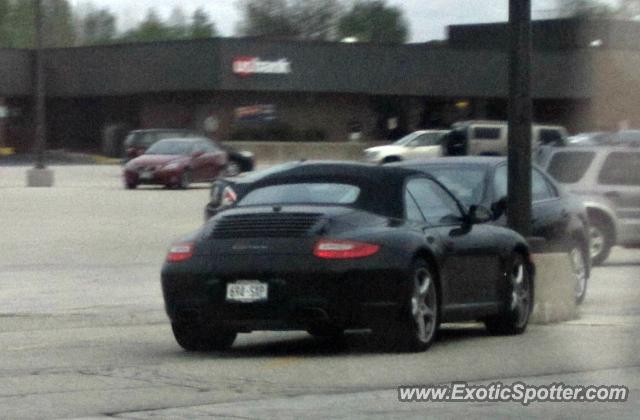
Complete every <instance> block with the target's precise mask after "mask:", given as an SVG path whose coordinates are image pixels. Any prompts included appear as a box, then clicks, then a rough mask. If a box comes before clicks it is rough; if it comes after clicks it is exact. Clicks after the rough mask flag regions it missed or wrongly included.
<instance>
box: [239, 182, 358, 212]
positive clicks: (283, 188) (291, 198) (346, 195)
mask: <svg viewBox="0 0 640 420" xmlns="http://www.w3.org/2000/svg"><path fill="white" fill-rule="evenodd" d="M359 196H360V188H359V187H356V186H355V185H349V184H334V183H299V184H279V185H269V186H265V187H262V188H258V189H255V190H253V191H251V192H249V193H248V194H247V195H246V196H245V197H244V198H242V199H241V200H240V201H239V202H238V204H237V205H238V206H260V205H274V204H339V205H344V204H353V203H355V202H356V200H357V199H358V197H359Z"/></svg>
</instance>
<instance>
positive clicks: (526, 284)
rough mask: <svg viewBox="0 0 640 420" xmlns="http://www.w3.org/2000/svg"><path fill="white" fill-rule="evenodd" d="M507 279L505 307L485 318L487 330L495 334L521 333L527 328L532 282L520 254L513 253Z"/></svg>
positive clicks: (531, 302)
mask: <svg viewBox="0 0 640 420" xmlns="http://www.w3.org/2000/svg"><path fill="white" fill-rule="evenodd" d="M506 276H507V281H508V286H507V287H508V290H509V293H508V294H507V301H506V302H505V304H506V305H505V306H506V309H505V310H504V312H503V313H502V314H501V315H499V316H495V317H491V318H489V319H487V320H485V324H486V326H487V330H489V332H491V333H496V334H509V335H510V334H521V333H523V332H524V331H525V330H526V329H527V324H528V323H529V315H531V309H532V307H533V282H532V278H531V273H530V270H529V269H528V267H527V266H526V264H525V261H524V258H523V256H522V255H521V254H515V255H514V256H513V258H512V262H511V265H510V267H509V269H508V270H507V272H506Z"/></svg>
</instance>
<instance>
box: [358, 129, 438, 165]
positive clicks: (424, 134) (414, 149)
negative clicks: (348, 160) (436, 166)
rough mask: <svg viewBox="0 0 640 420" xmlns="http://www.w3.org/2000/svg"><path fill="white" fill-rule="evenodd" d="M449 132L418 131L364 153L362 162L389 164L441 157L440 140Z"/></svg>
mask: <svg viewBox="0 0 640 420" xmlns="http://www.w3.org/2000/svg"><path fill="white" fill-rule="evenodd" d="M448 132H449V130H418V131H414V132H413V133H410V134H407V135H406V136H404V137H403V138H401V139H400V140H398V141H396V142H395V143H392V144H386V145H384V146H376V147H370V148H368V149H366V150H365V151H364V160H366V161H367V162H372V163H390V162H398V161H401V160H411V159H424V158H434V157H439V156H442V147H441V140H442V137H443V136H444V135H445V134H446V133H448Z"/></svg>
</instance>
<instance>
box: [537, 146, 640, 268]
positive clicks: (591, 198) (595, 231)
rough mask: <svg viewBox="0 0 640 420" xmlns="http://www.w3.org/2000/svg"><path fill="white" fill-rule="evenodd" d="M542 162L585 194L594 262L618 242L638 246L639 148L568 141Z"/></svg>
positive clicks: (569, 186) (570, 187) (568, 186)
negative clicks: (565, 145)
mask: <svg viewBox="0 0 640 420" xmlns="http://www.w3.org/2000/svg"><path fill="white" fill-rule="evenodd" d="M541 165H542V166H543V167H544V168H545V169H546V170H547V172H548V173H549V174H550V175H551V176H552V177H553V178H555V180H556V181H557V182H559V183H560V184H562V185H563V186H564V187H565V188H566V189H568V190H569V191H571V192H572V193H574V194H576V195H578V196H579V197H580V198H581V199H582V200H583V202H584V204H585V206H586V208H587V213H588V215H589V225H590V236H591V252H590V253H591V259H592V261H593V263H594V264H600V263H602V262H604V261H605V260H606V259H607V257H608V256H609V253H610V252H611V247H612V246H614V245H622V246H625V247H628V248H639V247H640V149H636V148H635V147H623V146H614V147H567V148H563V149H556V150H552V151H551V152H550V153H548V154H547V155H545V158H544V160H543V161H542V162H541Z"/></svg>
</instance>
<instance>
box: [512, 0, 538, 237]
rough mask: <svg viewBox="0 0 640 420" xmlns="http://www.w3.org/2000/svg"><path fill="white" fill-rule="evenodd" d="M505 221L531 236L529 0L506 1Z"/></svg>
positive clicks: (517, 230)
mask: <svg viewBox="0 0 640 420" xmlns="http://www.w3.org/2000/svg"><path fill="white" fill-rule="evenodd" d="M508 113H509V141H508V145H509V146H508V163H509V177H508V181H507V185H508V199H507V222H508V224H509V227H510V228H512V229H513V230H515V231H516V232H518V233H520V234H521V235H522V236H524V237H528V236H530V235H531V114H532V103H531V0H509V112H508Z"/></svg>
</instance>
